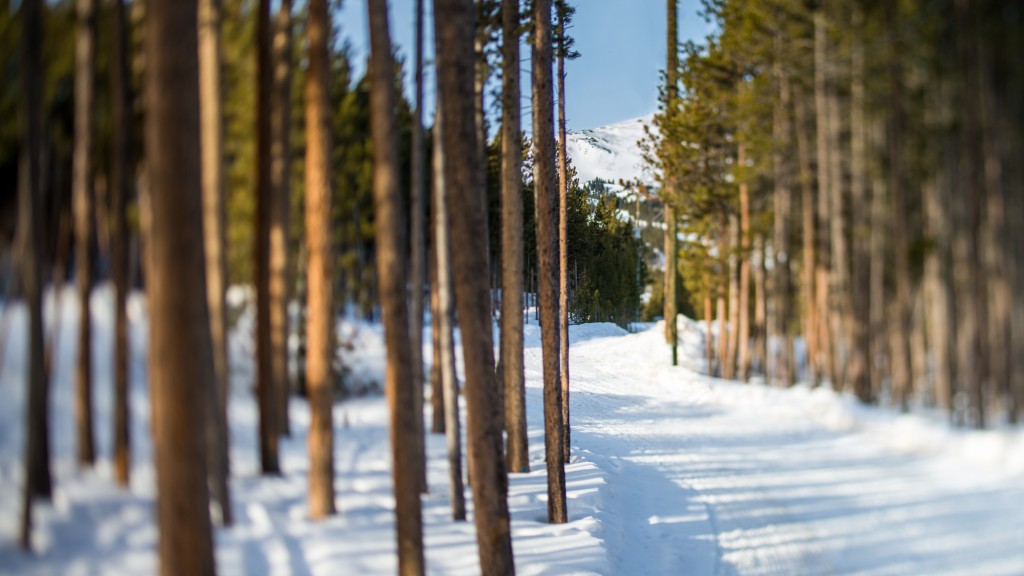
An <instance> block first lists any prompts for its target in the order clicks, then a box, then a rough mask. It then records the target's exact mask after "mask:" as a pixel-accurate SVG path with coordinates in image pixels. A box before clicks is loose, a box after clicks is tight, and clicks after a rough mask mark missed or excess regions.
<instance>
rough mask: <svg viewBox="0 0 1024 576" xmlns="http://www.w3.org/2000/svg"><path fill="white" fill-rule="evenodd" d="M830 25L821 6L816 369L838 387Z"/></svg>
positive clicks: (817, 25) (817, 16) (817, 30)
mask: <svg viewBox="0 0 1024 576" xmlns="http://www.w3.org/2000/svg"><path fill="white" fill-rule="evenodd" d="M826 26H827V21H826V18H825V8H824V6H823V5H818V7H817V8H816V9H815V11H814V112H815V134H816V137H817V138H816V143H817V161H818V164H817V179H818V196H817V200H818V203H817V216H818V223H817V225H816V226H815V229H816V232H817V241H818V249H817V251H816V256H817V267H816V271H815V280H814V287H815V291H816V294H815V307H816V308H817V311H816V314H815V316H816V318H817V324H818V326H817V329H818V332H817V344H816V349H817V351H818V355H819V357H820V361H819V362H818V364H817V366H818V368H817V373H818V375H819V377H823V378H828V379H829V380H830V381H831V382H832V384H833V385H834V384H835V362H834V356H833V348H832V322H831V321H830V318H831V317H832V315H831V309H830V307H829V306H830V302H831V300H832V296H831V278H830V273H829V271H830V269H831V254H832V249H831V243H830V241H829V229H828V222H829V216H830V214H831V209H832V208H831V204H832V200H831V197H830V195H829V190H831V182H832V180H831V178H832V175H831V173H830V168H831V162H830V159H829V153H830V150H829V145H828V99H827V87H828V86H827V75H826V70H825V67H826V66H827V62H826V58H827V55H826V49H827V34H828V31H827V30H826Z"/></svg>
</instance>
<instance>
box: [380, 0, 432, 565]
mask: <svg viewBox="0 0 1024 576" xmlns="http://www.w3.org/2000/svg"><path fill="white" fill-rule="evenodd" d="M367 12H368V13H369V19H370V70H369V73H370V128H371V136H372V143H373V206H374V214H375V216H376V219H377V226H376V227H375V228H376V239H377V277H378V284H379V287H380V295H381V307H382V309H383V310H382V314H383V318H384V337H385V340H386V342H387V367H386V368H387V369H386V372H385V387H386V392H387V397H388V405H389V408H390V412H391V450H392V470H393V471H394V492H395V516H396V518H397V523H398V529H397V533H398V534H397V536H398V573H399V574H402V575H415V574H423V573H424V571H425V567H424V563H423V520H422V507H421V505H420V492H421V491H422V490H423V488H424V486H423V477H422V475H423V472H422V470H421V468H422V466H423V461H422V452H421V451H420V448H419V446H421V445H422V443H423V439H422V435H423V421H422V414H421V415H420V417H419V418H417V417H416V414H415V412H416V410H417V408H418V409H419V410H420V411H422V409H423V408H422V398H423V386H422V382H417V381H416V380H415V376H416V375H417V373H418V372H420V371H418V370H416V369H415V368H414V367H413V362H414V358H416V357H417V356H416V355H414V354H413V352H412V341H413V339H412V338H410V336H409V308H408V304H407V302H408V300H407V299H406V285H407V282H408V277H407V273H408V270H407V268H406V267H407V265H408V260H407V259H406V258H405V251H406V246H407V245H408V244H407V238H406V232H405V231H406V222H407V220H406V215H405V204H404V203H403V201H402V195H401V190H400V189H399V186H400V177H399V166H400V164H399V158H398V130H397V120H396V118H395V85H394V60H393V59H392V56H391V50H392V47H391V35H390V32H389V30H388V9H387V2H386V1H385V0H367ZM413 289H414V290H422V286H413ZM417 394H418V395H419V396H420V402H417V401H416V398H415V396H416V395H417Z"/></svg>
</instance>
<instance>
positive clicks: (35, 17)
mask: <svg viewBox="0 0 1024 576" xmlns="http://www.w3.org/2000/svg"><path fill="white" fill-rule="evenodd" d="M40 4H41V2H40V1H39V0H23V1H22V3H21V18H22V19H21V26H22V28H21V50H20V51H21V65H22V70H23V71H25V73H24V74H22V75H21V79H22V80H21V81H22V85H21V90H22V93H21V98H22V100H21V110H22V113H21V130H22V137H23V139H24V140H23V141H24V143H25V144H24V147H23V148H22V152H21V158H20V166H19V170H18V180H19V181H18V242H19V244H20V250H18V252H17V253H20V254H21V260H20V261H19V262H18V265H19V275H20V276H21V287H22V294H23V297H24V298H25V302H26V304H27V307H28V320H29V321H28V346H27V348H28V358H27V359H26V360H27V368H26V372H27V376H28V377H27V378H26V380H25V387H26V388H27V390H26V392H25V397H26V398H27V400H28V402H27V405H26V410H25V488H24V492H23V495H22V502H21V504H22V508H21V534H20V537H21V539H20V544H21V547H22V548H23V549H24V550H26V551H27V550H30V549H31V546H32V540H31V538H32V497H33V496H44V497H46V498H49V497H50V493H51V478H50V445H49V439H48V437H47V436H46V435H45V432H46V430H47V428H48V427H49V410H48V403H49V395H50V393H49V382H48V381H47V378H46V373H45V371H44V367H43V307H42V286H41V284H42V270H41V263H40V259H39V256H40V249H39V247H40V230H39V225H40V204H41V202H40V201H41V199H42V186H41V182H42V165H41V164H42V163H41V159H42V124H43V115H42V93H43V87H42V77H43V67H42V58H41V56H40V52H41V47H42V23H41V17H40Z"/></svg>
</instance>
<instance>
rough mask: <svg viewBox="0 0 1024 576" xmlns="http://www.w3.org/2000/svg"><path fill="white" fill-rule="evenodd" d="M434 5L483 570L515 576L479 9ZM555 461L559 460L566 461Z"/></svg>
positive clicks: (466, 1)
mask: <svg viewBox="0 0 1024 576" xmlns="http://www.w3.org/2000/svg"><path fill="white" fill-rule="evenodd" d="M434 10H435V19H434V26H435V38H436V39H437V50H436V52H437V55H438V56H437V58H438V75H439V83H440V87H441V92H442V93H443V94H444V97H443V98H442V99H441V126H442V131H443V138H444V156H445V158H458V159H459V162H445V163H444V177H445V191H446V196H447V197H448V198H449V199H450V200H451V213H450V214H451V226H450V229H451V234H452V236H451V241H452V246H453V248H454V247H458V249H453V263H454V270H453V274H454V276H455V278H456V281H455V283H454V284H455V297H456V302H457V305H458V314H459V320H460V323H461V326H462V346H463V357H464V359H465V370H466V372H465V374H466V402H467V404H468V406H467V408H468V414H469V422H468V437H469V440H468V443H469V450H470V461H471V462H474V465H473V470H474V476H473V485H472V487H473V504H474V508H475V510H476V513H475V514H474V516H475V522H476V533H477V544H478V551H479V554H480V569H481V571H482V572H483V573H485V574H512V573H514V571H515V567H514V564H513V562H514V560H513V557H512V539H511V534H510V527H509V512H508V500H507V498H508V476H507V475H506V472H505V463H504V460H503V458H502V446H501V428H502V423H501V421H500V420H498V415H499V412H498V409H499V408H498V393H497V387H496V382H495V377H494V347H493V345H492V340H491V322H490V302H489V300H490V299H489V295H488V286H487V277H486V275H484V274H481V271H485V270H488V269H489V268H488V264H487V249H486V242H484V241H482V239H484V238H486V218H487V212H486V206H485V202H484V200H485V198H484V189H485V188H484V173H483V166H484V164H483V158H482V157H481V147H480V145H479V142H477V131H476V126H475V122H474V121H473V114H472V113H470V111H471V110H473V109H474V107H475V104H474V96H473V81H474V74H473V61H472V58H473V31H474V30H475V28H476V27H475V22H474V19H475V16H474V14H475V8H474V6H473V2H472V0H437V1H436V2H435V9H434ZM548 45H549V46H550V43H549V44H548ZM548 63H549V64H550V60H548ZM548 69H549V70H550V66H549V67H548ZM549 134H550V132H549ZM549 325H550V324H549ZM552 326H553V325H552ZM556 382H557V380H556ZM557 463H558V464H559V465H561V459H558V460H557Z"/></svg>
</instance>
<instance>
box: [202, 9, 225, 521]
mask: <svg viewBox="0 0 1024 576" xmlns="http://www.w3.org/2000/svg"><path fill="white" fill-rule="evenodd" d="M220 18H221V9H220V2H219V0H200V1H199V15H198V22H199V30H198V38H199V90H200V99H199V102H200V103H199V107H200V110H199V114H200V117H199V122H200V138H201V139H202V141H201V142H200V146H201V148H202V153H201V157H200V161H201V162H202V176H201V178H202V185H203V190H202V192H203V194H202V198H203V246H204V253H205V256H206V277H207V282H206V298H207V302H208V306H209V310H210V316H209V318H210V337H211V341H212V342H213V366H214V375H215V381H214V386H213V387H212V388H210V389H209V390H206V391H204V397H205V398H206V399H207V408H208V410H209V413H208V417H207V419H206V441H207V454H206V455H207V462H208V464H207V472H208V474H209V482H210V489H211V490H212V493H213V498H214V500H215V501H216V502H217V504H218V508H219V509H220V513H221V521H222V522H223V523H224V524H226V525H230V524H231V522H232V510H231V495H230V493H229V489H228V468H229V464H228V462H229V450H228V439H227V438H228V427H227V399H228V382H227V379H228V366H227V333H226V330H227V311H226V309H225V306H224V296H225V292H224V291H225V272H226V265H225V260H224V245H225V239H224V238H225V236H224V224H225V216H224V148H223V137H224V136H223V124H222V122H223V119H222V114H221V110H222V106H221V102H222V99H223V96H222V91H221V73H220V67H221V50H220Z"/></svg>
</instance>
